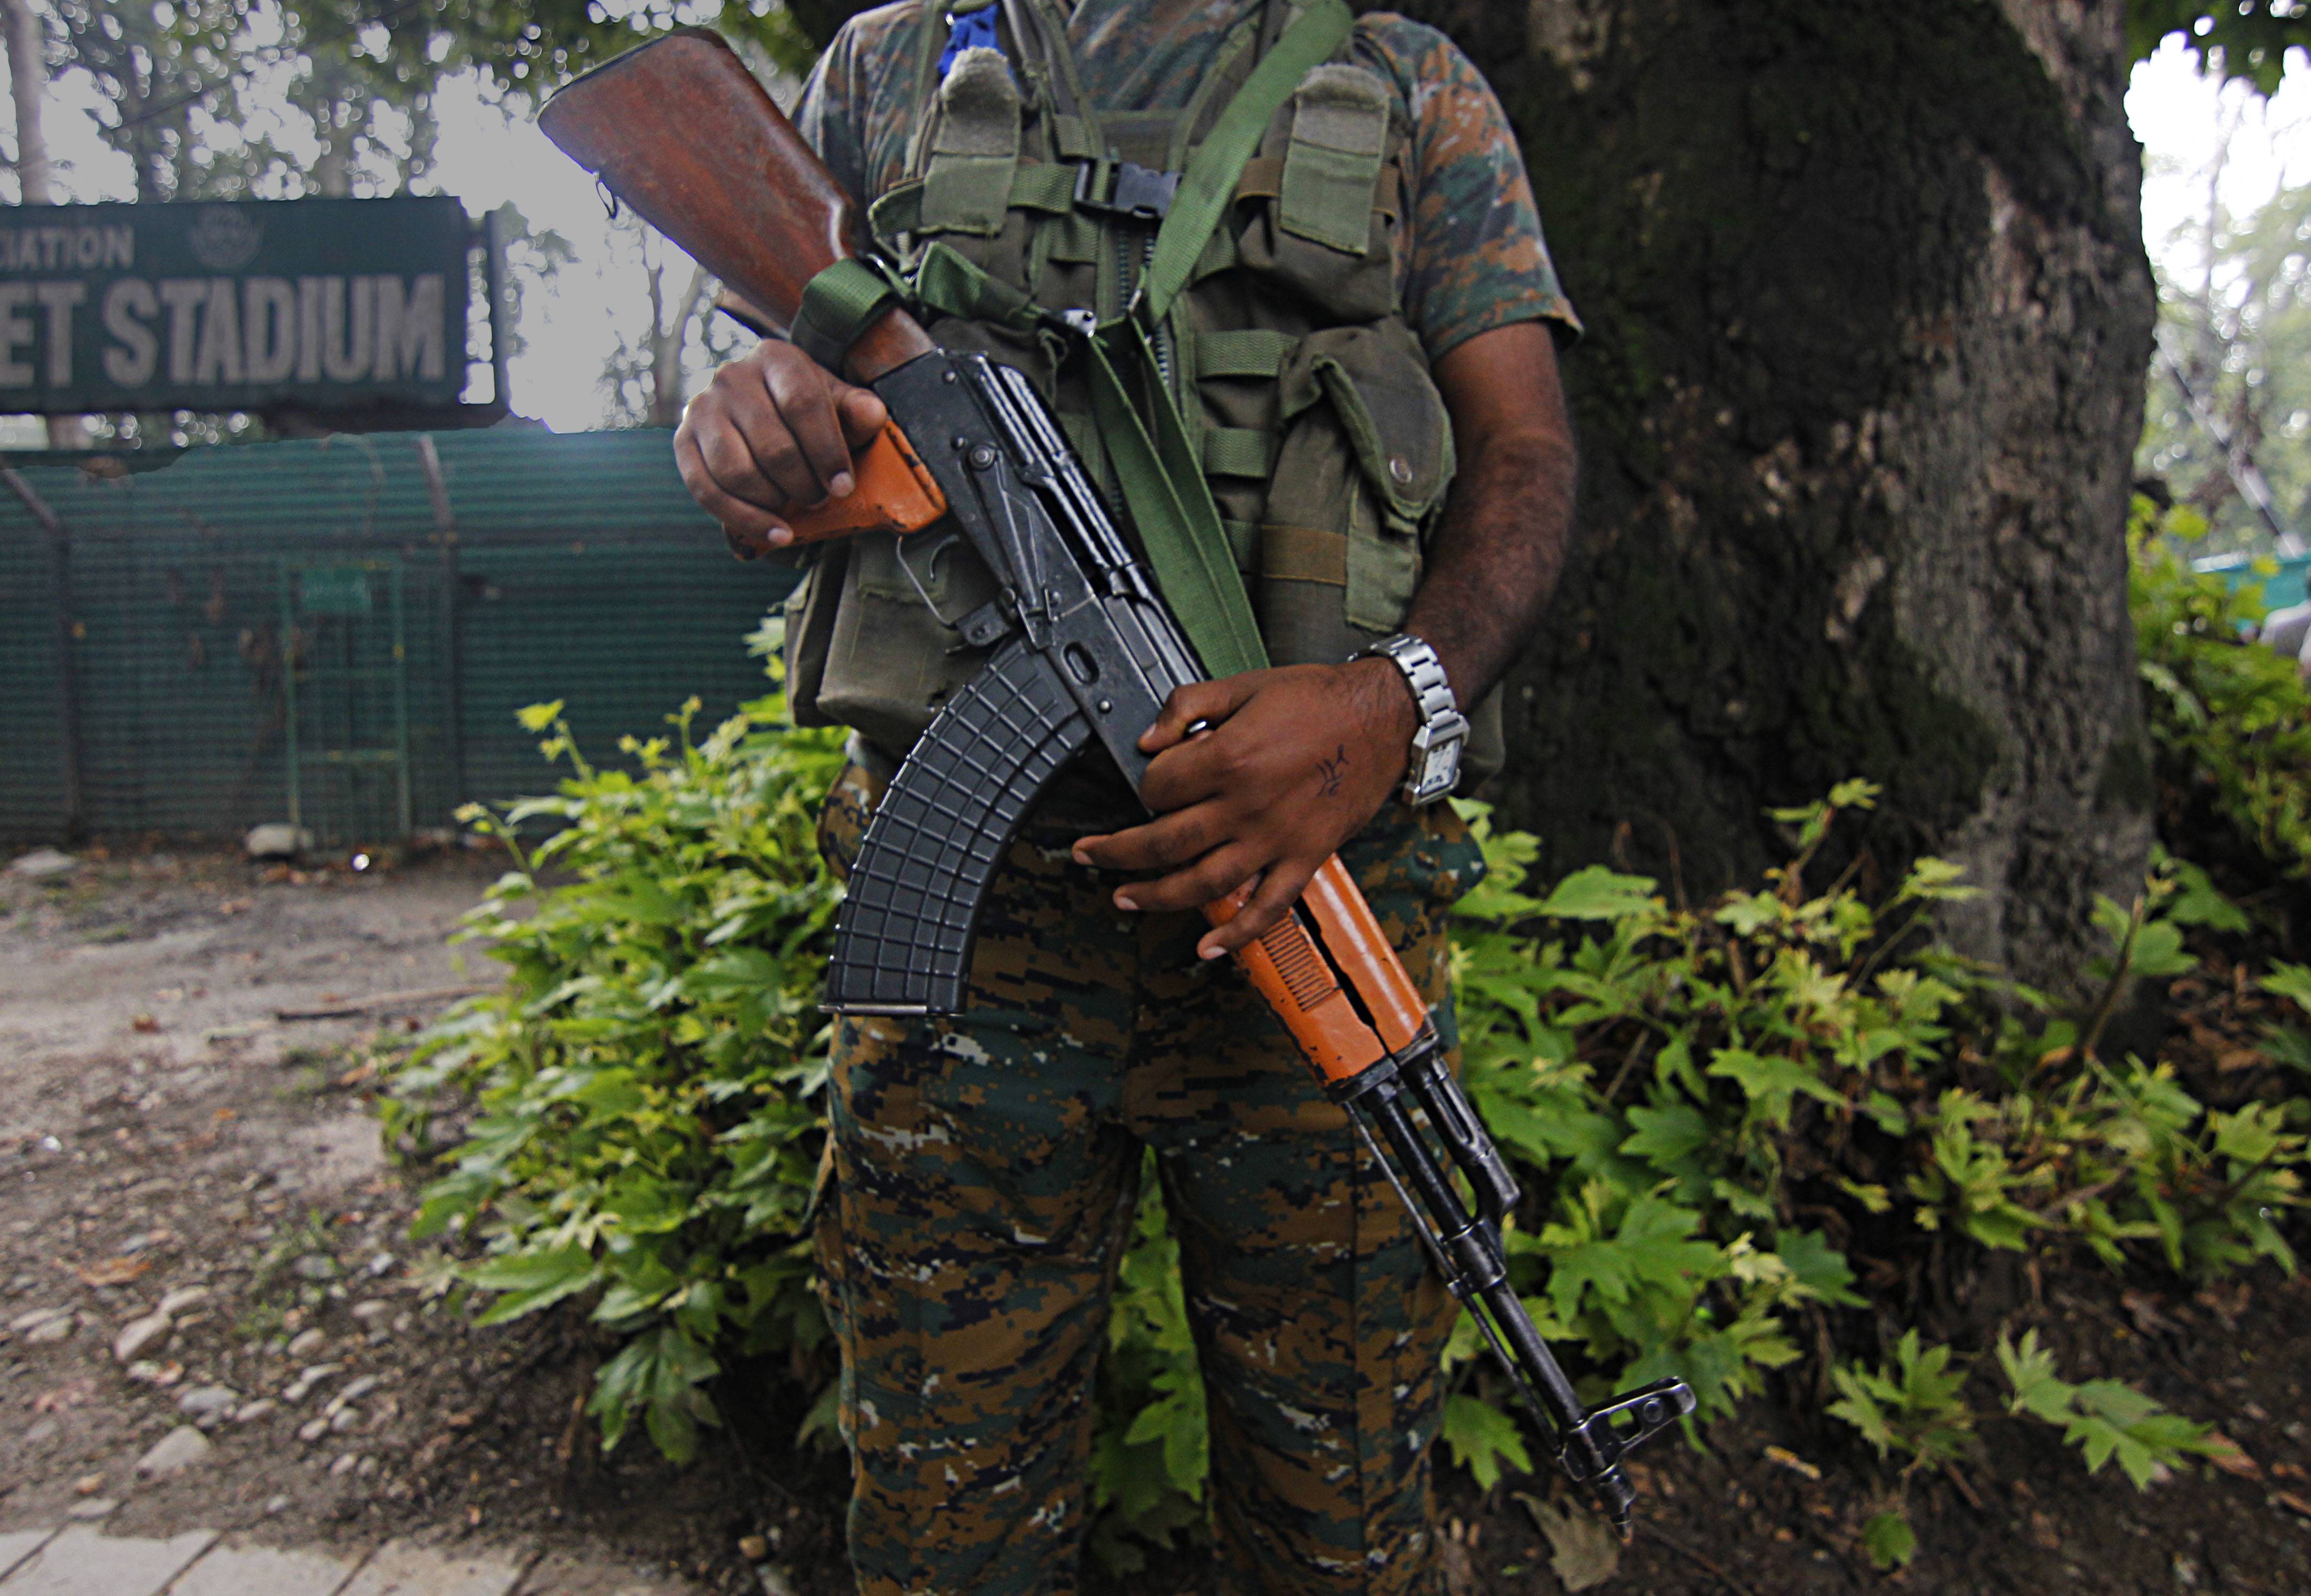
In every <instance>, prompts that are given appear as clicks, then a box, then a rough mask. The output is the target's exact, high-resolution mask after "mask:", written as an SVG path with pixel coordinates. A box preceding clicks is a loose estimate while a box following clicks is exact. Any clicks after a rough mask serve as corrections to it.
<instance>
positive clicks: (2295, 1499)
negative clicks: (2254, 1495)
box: [2272, 1491, 2311, 1519]
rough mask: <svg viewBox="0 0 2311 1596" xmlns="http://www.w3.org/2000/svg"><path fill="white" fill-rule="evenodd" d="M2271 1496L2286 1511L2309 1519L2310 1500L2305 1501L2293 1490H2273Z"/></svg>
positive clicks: (2310, 1512) (2310, 1513)
mask: <svg viewBox="0 0 2311 1596" xmlns="http://www.w3.org/2000/svg"><path fill="white" fill-rule="evenodd" d="M2272 1498H2273V1499H2274V1500H2276V1501H2277V1502H2278V1504H2280V1506H2281V1507H2284V1508H2285V1509H2287V1511H2288V1512H2289V1513H2297V1514H2299V1515H2300V1516H2301V1517H2304V1518H2307V1519H2311V1502H2306V1501H2305V1500H2304V1499H2303V1498H2302V1497H2300V1496H2297V1495H2296V1494H2295V1493H2294V1492H2293V1491H2273V1492H2272Z"/></svg>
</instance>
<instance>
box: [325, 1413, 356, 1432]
mask: <svg viewBox="0 0 2311 1596" xmlns="http://www.w3.org/2000/svg"><path fill="white" fill-rule="evenodd" d="M361 1421H362V1412H361V1409H360V1408H338V1409H337V1410H336V1412H335V1413H333V1414H331V1415H330V1416H329V1417H328V1426H329V1428H330V1429H331V1430H332V1431H334V1432H336V1434H337V1435H344V1433H345V1432H346V1431H347V1430H350V1429H352V1428H353V1426H355V1425H357V1424H359V1423H361Z"/></svg>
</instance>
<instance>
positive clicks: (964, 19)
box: [939, 5, 1003, 81]
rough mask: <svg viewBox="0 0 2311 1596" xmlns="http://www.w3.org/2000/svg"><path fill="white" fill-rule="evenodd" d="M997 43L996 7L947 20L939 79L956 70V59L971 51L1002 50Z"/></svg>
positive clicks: (990, 6) (940, 55)
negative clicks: (944, 47)
mask: <svg viewBox="0 0 2311 1596" xmlns="http://www.w3.org/2000/svg"><path fill="white" fill-rule="evenodd" d="M1001 48H1003V47H1002V46H1001V45H999V44H998V43H996V42H995V7H993V6H992V5H982V6H981V7H980V8H979V9H978V10H977V11H972V12H965V13H964V14H963V15H961V16H959V17H957V16H951V17H949V18H947V20H946V49H944V50H942V51H941V52H940V53H939V77H940V79H941V80H942V81H944V80H945V78H946V74H948V73H950V72H952V71H954V70H955V57H957V56H960V55H961V54H963V52H964V51H965V50H970V49H990V50H997V49H1001Z"/></svg>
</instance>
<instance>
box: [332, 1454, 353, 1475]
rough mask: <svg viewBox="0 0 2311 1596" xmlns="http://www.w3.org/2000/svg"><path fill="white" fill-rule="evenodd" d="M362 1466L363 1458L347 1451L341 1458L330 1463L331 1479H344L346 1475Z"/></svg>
mask: <svg viewBox="0 0 2311 1596" xmlns="http://www.w3.org/2000/svg"><path fill="white" fill-rule="evenodd" d="M360 1467H361V1458H360V1457H359V1455H358V1454H356V1453H353V1452H347V1453H345V1455H344V1456H343V1457H341V1458H339V1459H338V1460H337V1461H336V1462H334V1463H331V1464H330V1465H329V1478H331V1479H343V1478H344V1477H345V1476H346V1475H348V1474H351V1473H352V1472H353V1470H355V1469H358V1468H360Z"/></svg>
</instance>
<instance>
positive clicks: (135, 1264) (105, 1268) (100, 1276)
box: [73, 1257, 153, 1286]
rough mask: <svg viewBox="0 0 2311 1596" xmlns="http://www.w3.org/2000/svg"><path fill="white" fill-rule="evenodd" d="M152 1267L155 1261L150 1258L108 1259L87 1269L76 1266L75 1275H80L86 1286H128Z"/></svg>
mask: <svg viewBox="0 0 2311 1596" xmlns="http://www.w3.org/2000/svg"><path fill="white" fill-rule="evenodd" d="M152 1267H153V1260H151V1259H149V1258H129V1257H120V1258H108V1259H106V1260H104V1261H103V1262H102V1263H99V1264H92V1265H91V1266H90V1267H89V1268H87V1269H81V1268H79V1267H78V1266H76V1265H75V1266H74V1269H73V1273H74V1274H75V1275H78V1276H79V1277H80V1278H81V1280H82V1283H83V1284H84V1285H89V1286H126V1285H127V1284H128V1282H130V1281H131V1280H134V1279H135V1278H136V1277H137V1276H139V1275H141V1274H143V1273H144V1271H145V1270H147V1269H151V1268H152Z"/></svg>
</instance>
